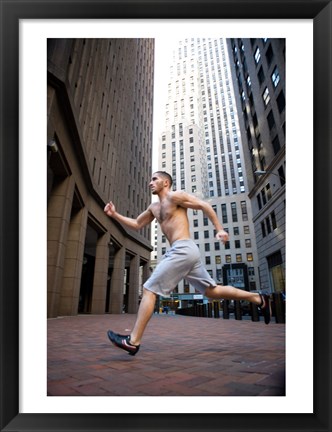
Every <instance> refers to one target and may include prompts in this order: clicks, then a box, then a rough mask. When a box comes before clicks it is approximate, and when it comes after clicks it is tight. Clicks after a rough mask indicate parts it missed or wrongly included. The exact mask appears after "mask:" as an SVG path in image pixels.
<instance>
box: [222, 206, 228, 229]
mask: <svg viewBox="0 0 332 432" xmlns="http://www.w3.org/2000/svg"><path fill="white" fill-rule="evenodd" d="M221 214H222V223H224V224H226V223H227V222H228V218H227V208H226V204H221Z"/></svg>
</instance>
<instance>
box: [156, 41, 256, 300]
mask: <svg viewBox="0 0 332 432" xmlns="http://www.w3.org/2000/svg"><path fill="white" fill-rule="evenodd" d="M159 149H160V150H159V166H160V169H163V170H166V171H168V172H169V173H170V174H171V175H172V177H173V180H174V189H178V190H179V189H182V190H185V191H186V192H189V193H192V194H194V195H196V196H198V197H200V198H202V199H204V200H207V201H208V202H209V203H210V204H211V205H212V207H213V208H214V210H215V211H216V213H217V215H218V217H219V220H220V221H221V222H222V224H223V226H224V228H225V229H226V230H227V231H228V232H229V234H230V240H229V242H227V244H226V245H225V246H224V245H223V244H221V242H219V241H216V239H215V230H214V227H213V226H212V224H211V222H210V221H208V219H207V218H206V217H205V215H204V214H203V213H202V212H197V211H189V212H188V216H189V220H190V225H191V230H192V238H193V239H194V241H195V242H196V244H197V246H198V247H199V249H200V252H201V256H202V260H203V262H204V264H205V266H206V268H207V270H208V272H209V273H210V275H211V276H212V277H213V278H214V280H216V281H217V282H219V283H223V284H231V285H233V286H236V287H238V288H241V289H244V290H248V291H256V290H259V289H260V286H259V277H258V256H257V250H256V240H255V235H254V234H255V230H254V224H253V222H252V210H251V201H250V199H249V198H248V184H247V176H246V165H245V163H244V154H243V149H242V140H241V133H240V127H239V123H238V114H237V107H236V103H235V97H234V92H233V83H232V75H231V71H230V64H229V57H228V53H227V44H226V41H225V40H223V39H204V38H200V39H184V40H181V41H179V44H178V47H177V48H176V49H175V51H174V56H173V64H172V66H171V71H170V81H169V84H168V101H167V105H166V110H165V128H164V130H163V131H162V133H161V134H160V143H159ZM166 248H167V243H166V239H165V237H164V236H163V235H162V233H161V232H160V231H159V233H158V259H160V257H161V256H162V255H163V254H164V253H165V251H166ZM175 297H176V299H178V300H179V301H180V302H181V303H180V304H181V305H182V306H183V305H187V304H188V303H189V304H190V302H191V301H192V300H195V299H198V298H200V297H199V296H197V293H195V291H194V289H193V288H192V287H191V286H190V285H189V284H187V283H186V281H184V282H183V283H181V284H179V286H178V287H176V289H175Z"/></svg>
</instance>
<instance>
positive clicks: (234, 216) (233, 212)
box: [231, 202, 238, 222]
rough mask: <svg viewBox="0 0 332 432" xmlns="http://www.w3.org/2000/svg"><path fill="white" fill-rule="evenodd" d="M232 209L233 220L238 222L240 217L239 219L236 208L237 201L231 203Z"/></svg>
mask: <svg viewBox="0 0 332 432" xmlns="http://www.w3.org/2000/svg"><path fill="white" fill-rule="evenodd" d="M231 209H232V220H233V222H237V221H238V219H237V210H236V203H235V202H233V203H231Z"/></svg>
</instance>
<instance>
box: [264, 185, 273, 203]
mask: <svg viewBox="0 0 332 432" xmlns="http://www.w3.org/2000/svg"><path fill="white" fill-rule="evenodd" d="M265 189H266V196H267V200H268V201H270V199H271V198H272V192H271V188H270V183H268V184H267V185H266V186H265Z"/></svg>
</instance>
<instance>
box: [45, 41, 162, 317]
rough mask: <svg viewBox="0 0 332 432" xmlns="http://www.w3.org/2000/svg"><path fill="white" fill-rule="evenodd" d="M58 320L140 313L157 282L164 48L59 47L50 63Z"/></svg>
mask: <svg viewBox="0 0 332 432" xmlns="http://www.w3.org/2000/svg"><path fill="white" fill-rule="evenodd" d="M47 60H48V62H47V73H48V83H47V139H48V164H47V175H48V197H47V198H48V208H47V217H48V226H47V228H48V233H47V245H48V255H47V265H48V273H47V292H48V316H49V317H55V316H59V315H76V314H77V313H98V314H99V313H105V312H106V313H121V312H122V311H127V312H131V313H135V312H136V311H137V308H138V303H139V293H140V291H141V288H142V283H143V281H144V279H146V278H147V277H148V275H149V271H150V270H149V262H150V253H151V245H150V227H145V228H144V229H143V230H141V231H140V232H138V233H137V232H133V231H131V230H128V229H126V228H125V227H123V226H121V225H120V224H118V223H117V222H116V221H114V220H112V219H111V218H109V217H107V216H106V215H105V214H104V211H103V209H104V206H105V203H106V202H108V201H110V200H112V201H113V202H114V204H115V206H116V208H117V210H118V211H119V212H120V213H122V214H124V215H127V216H130V217H136V216H137V214H139V213H140V212H142V211H143V210H144V209H145V208H146V207H147V206H148V205H149V204H150V191H149V190H148V188H147V184H148V182H149V180H150V176H151V161H152V157H151V156H152V108H153V107H152V103H153V78H154V40H152V39H50V40H48V53H47Z"/></svg>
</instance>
